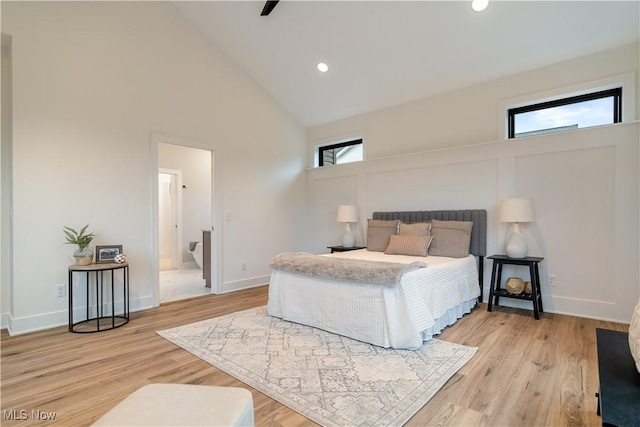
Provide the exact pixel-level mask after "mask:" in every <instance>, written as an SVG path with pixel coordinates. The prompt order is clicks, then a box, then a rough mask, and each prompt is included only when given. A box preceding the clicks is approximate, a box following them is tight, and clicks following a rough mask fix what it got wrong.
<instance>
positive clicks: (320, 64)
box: [316, 62, 329, 73]
mask: <svg viewBox="0 0 640 427" xmlns="http://www.w3.org/2000/svg"><path fill="white" fill-rule="evenodd" d="M316 67H317V68H318V71H320V72H321V73H326V72H327V71H329V66H328V65H327V64H325V63H324V62H318V65H316Z"/></svg>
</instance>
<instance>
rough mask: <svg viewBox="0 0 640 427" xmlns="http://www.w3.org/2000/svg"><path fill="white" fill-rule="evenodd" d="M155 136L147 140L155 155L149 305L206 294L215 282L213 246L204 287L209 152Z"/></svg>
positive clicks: (210, 214) (210, 205)
mask: <svg viewBox="0 0 640 427" xmlns="http://www.w3.org/2000/svg"><path fill="white" fill-rule="evenodd" d="M154 136H156V135H154ZM158 136H161V138H160V137H158V138H155V139H154V138H153V137H152V142H153V143H154V148H155V149H156V150H157V156H156V158H157V168H156V171H157V172H156V174H155V180H154V181H155V182H154V184H155V185H157V192H156V191H154V192H155V194H156V196H157V197H156V201H157V204H156V206H157V211H156V214H157V216H154V222H155V224H154V229H155V230H154V231H155V233H156V237H157V240H156V239H154V246H156V255H157V258H156V260H157V264H156V265H157V268H156V267H154V269H155V270H156V272H157V276H156V277H157V283H158V286H157V289H156V290H155V291H154V303H155V302H156V301H157V304H154V305H159V304H161V303H165V302H169V301H175V300H179V299H185V298H192V297H197V296H201V295H207V294H210V293H211V292H212V289H215V288H214V286H213V283H212V282H214V283H215V279H216V278H217V277H216V274H214V273H217V271H215V270H217V263H216V262H215V261H216V260H217V256H218V254H217V253H216V254H213V251H214V248H215V247H216V243H217V242H216V241H214V242H213V244H212V245H211V248H210V249H211V251H210V253H212V256H211V257H210V258H211V259H209V260H207V262H208V263H209V264H208V265H206V268H209V266H211V271H212V274H211V276H212V277H211V279H214V280H212V281H211V280H210V281H209V283H210V287H207V286H206V284H207V282H206V281H205V275H204V268H203V267H205V260H204V257H203V253H204V250H203V249H204V247H203V245H204V244H205V240H204V238H203V237H204V233H203V232H207V233H211V231H212V229H213V222H214V211H215V204H214V202H213V201H214V184H215V181H214V175H215V174H214V164H215V163H214V159H215V157H214V151H213V150H209V149H203V148H200V146H201V145H202V144H201V143H198V142H197V141H189V140H184V139H181V138H177V137H170V136H168V135H160V134H158ZM176 139H177V141H175V140H176ZM175 142H177V143H175ZM194 145H195V146H194ZM208 236H209V234H208V235H207V237H208ZM212 237H213V236H212ZM212 240H215V239H212Z"/></svg>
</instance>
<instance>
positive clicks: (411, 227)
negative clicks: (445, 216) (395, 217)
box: [398, 222, 431, 236]
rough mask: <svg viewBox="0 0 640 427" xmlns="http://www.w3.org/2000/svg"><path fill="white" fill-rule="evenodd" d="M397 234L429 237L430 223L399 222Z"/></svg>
mask: <svg viewBox="0 0 640 427" xmlns="http://www.w3.org/2000/svg"><path fill="white" fill-rule="evenodd" d="M398 234H399V235H401V236H431V223H430V222H414V223H406V222H400V228H399V229H398Z"/></svg>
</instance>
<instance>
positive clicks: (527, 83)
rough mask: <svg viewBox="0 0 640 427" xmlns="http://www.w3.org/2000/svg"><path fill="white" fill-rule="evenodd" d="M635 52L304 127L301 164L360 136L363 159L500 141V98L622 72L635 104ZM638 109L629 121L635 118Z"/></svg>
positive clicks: (611, 53)
mask: <svg viewBox="0 0 640 427" xmlns="http://www.w3.org/2000/svg"><path fill="white" fill-rule="evenodd" d="M639 52H640V44H638V43H635V44H631V45H627V46H623V47H620V48H617V49H612V50H608V51H604V52H600V53H598V54H594V55H590V56H585V57H581V58H577V59H574V60H571V61H567V62H562V63H558V64H553V65H549V66H547V67H544V68H539V69H535V70H531V71H527V72H524V73H520V74H515V75H512V76H506V77H504V78H501V79H497V80H492V81H490V82H487V83H483V84H479V85H475V86H471V87H468V88H465V89H461V90H457V91H454V92H448V93H444V94H442V95H437V96H432V97H428V98H423V99H420V100H418V101H415V102H410V103H407V104H402V105H398V106H394V107H390V108H386V109H383V110H378V111H374V112H372V113H368V114H362V115H359V116H354V117H350V118H347V119H344V120H339V121H336V122H332V123H327V124H323V125H319V126H314V127H311V128H308V129H307V141H308V152H307V166H308V167H312V166H313V155H314V150H313V148H314V146H316V145H318V144H321V143H327V142H331V141H335V140H340V139H342V138H344V137H352V136H364V150H365V158H367V159H376V158H380V157H386V156H392V155H398V154H407V153H413V152H417V151H424V150H430V149H434V148H445V147H456V146H461V145H468V144H476V143H484V142H487V141H496V140H501V139H504V138H505V135H504V134H503V135H500V129H499V127H498V125H497V124H498V123H499V122H498V114H499V113H498V107H499V104H500V103H501V102H503V101H504V100H506V99H512V98H517V97H522V96H526V95H530V94H537V93H541V92H548V91H551V90H554V89H558V88H564V87H567V86H573V85H577V84H579V83H584V82H591V81H598V80H601V79H604V78H609V77H612V76H620V75H623V74H627V73H635V78H634V80H635V88H633V90H632V91H631V93H625V94H623V97H625V98H626V97H629V96H630V97H633V98H635V99H636V105H638V102H637V100H638V99H640V80H638V79H639V77H640V57H639ZM638 110H639V109H638V108H636V111H635V113H634V116H635V117H632V118H631V120H633V119H634V118H635V119H636V120H637V119H639V118H640V115H639V114H640V111H638ZM501 115H502V114H501ZM503 122H504V120H503Z"/></svg>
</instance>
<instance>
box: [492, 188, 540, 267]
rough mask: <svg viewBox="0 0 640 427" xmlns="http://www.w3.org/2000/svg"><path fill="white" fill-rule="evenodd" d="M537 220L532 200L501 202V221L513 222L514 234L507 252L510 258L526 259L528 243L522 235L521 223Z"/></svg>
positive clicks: (507, 246)
mask: <svg viewBox="0 0 640 427" xmlns="http://www.w3.org/2000/svg"><path fill="white" fill-rule="evenodd" d="M534 219H535V211H534V210H533V200H532V199H520V198H519V199H504V200H501V201H500V221H502V222H513V233H511V236H510V237H509V240H507V245H506V248H505V249H506V251H507V256H508V257H509V258H525V257H526V256H527V243H526V242H525V240H524V237H523V236H522V234H521V233H520V226H519V223H521V222H531V221H533V220H534Z"/></svg>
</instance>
